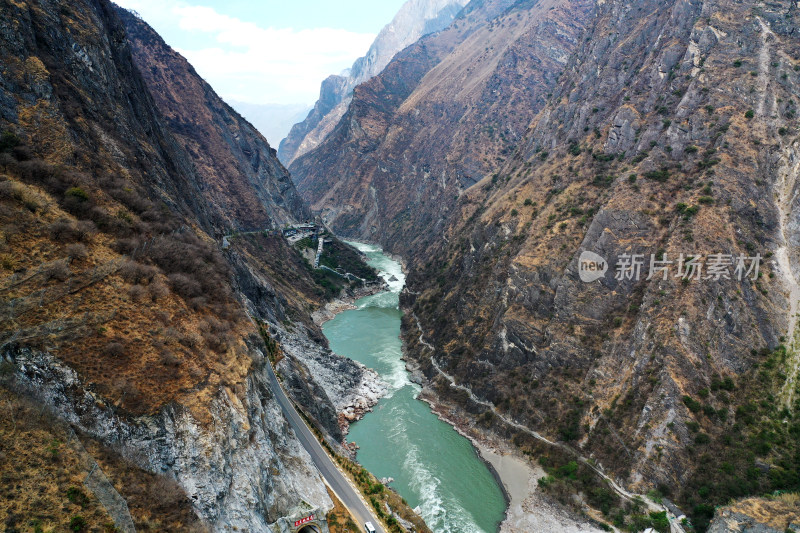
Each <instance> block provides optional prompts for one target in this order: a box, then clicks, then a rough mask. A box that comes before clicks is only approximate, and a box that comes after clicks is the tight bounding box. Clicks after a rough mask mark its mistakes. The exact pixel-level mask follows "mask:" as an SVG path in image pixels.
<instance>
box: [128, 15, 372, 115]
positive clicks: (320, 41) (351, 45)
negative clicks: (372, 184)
mask: <svg viewBox="0 0 800 533" xmlns="http://www.w3.org/2000/svg"><path fill="white" fill-rule="evenodd" d="M117 3H118V4H120V5H121V6H123V7H126V8H128V9H133V10H135V11H137V12H138V13H139V14H140V15H141V16H142V18H143V19H144V20H145V21H147V22H148V23H149V24H151V25H152V26H153V27H154V28H155V29H156V31H158V32H159V33H161V35H162V37H164V39H165V40H166V41H167V42H168V43H169V44H172V45H173V46H174V47H175V48H176V50H178V52H180V53H181V54H182V55H183V56H185V57H186V58H187V59H188V60H189V62H190V63H191V64H192V65H194V67H195V69H197V72H198V73H199V74H200V75H201V76H203V77H204V78H205V79H206V81H208V82H209V83H210V84H211V86H212V87H214V89H215V90H216V91H217V92H218V93H219V94H220V95H222V97H223V98H225V99H231V100H239V101H243V102H249V103H256V104H258V103H298V102H300V103H308V104H310V103H313V102H314V101H315V100H316V99H317V96H318V93H319V84H320V82H321V81H322V80H323V79H324V78H326V77H327V76H328V75H330V74H333V73H338V72H340V71H342V70H343V69H345V68H347V67H349V66H350V65H351V64H352V62H353V61H354V60H355V59H356V58H357V57H359V56H361V55H363V54H364V53H365V52H366V51H367V49H368V48H369V45H370V44H371V43H372V41H373V39H374V38H375V35H373V34H363V33H354V32H351V31H347V30H341V29H333V28H311V29H299V30H298V29H293V28H270V27H266V28H265V27H260V26H258V25H257V24H255V23H252V22H246V21H243V20H240V19H237V18H234V17H229V16H227V15H223V14H221V13H219V12H217V11H216V10H214V9H213V8H210V7H203V6H193V5H189V4H187V3H185V2H182V1H180V0H118V2H117ZM171 41H172V42H171ZM179 43H189V44H186V46H180V45H179Z"/></svg>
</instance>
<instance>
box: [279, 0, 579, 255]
mask: <svg viewBox="0 0 800 533" xmlns="http://www.w3.org/2000/svg"><path fill="white" fill-rule="evenodd" d="M592 7H593V3H592V2H589V1H583V0H574V1H562V0H547V1H543V2H533V3H531V2H517V3H514V2H511V1H501V0H495V1H487V2H473V3H471V4H469V5H468V6H467V7H466V8H465V10H464V11H463V12H462V14H461V15H460V16H459V18H458V20H457V21H456V22H454V23H453V24H452V25H451V26H450V27H448V28H447V29H446V30H443V31H442V32H440V33H438V34H436V35H432V36H428V37H425V38H423V39H421V40H420V41H419V42H418V43H416V44H414V45H413V46H411V47H409V48H407V49H406V50H404V51H403V52H402V53H400V54H398V56H397V57H396V58H395V60H394V61H392V63H390V64H389V66H388V67H387V68H386V69H385V70H384V71H383V73H382V74H381V75H379V76H377V77H375V78H373V79H372V80H370V81H369V82H367V83H364V84H362V85H360V86H359V87H358V88H357V89H356V91H355V96H354V99H353V102H352V103H351V105H350V108H349V110H348V112H347V114H346V115H345V117H344V118H343V119H342V120H341V122H340V123H339V125H338V126H337V127H336V129H335V130H334V131H333V132H332V133H331V134H330V135H329V136H328V138H327V139H326V140H325V142H324V143H322V144H321V145H320V146H319V147H318V148H317V149H316V150H314V151H312V152H310V153H308V154H306V155H305V156H303V157H300V158H298V159H297V160H295V162H294V163H292V165H291V166H290V171H291V172H292V176H293V178H294V179H295V181H296V183H297V186H298V189H299V190H300V191H301V193H302V194H303V195H304V196H305V197H306V198H307V199H308V200H309V201H310V202H311V204H312V207H313V208H314V209H316V210H319V211H321V212H323V213H324V214H325V216H326V218H327V219H328V221H329V223H330V224H331V225H332V227H333V228H335V229H336V230H337V231H338V232H340V233H342V234H345V235H358V236H360V237H362V238H368V239H376V240H380V241H381V242H383V243H386V244H390V245H391V246H392V247H393V248H394V249H395V250H396V251H401V250H408V249H409V248H410V247H411V245H412V243H413V241H415V240H419V239H423V240H426V239H428V238H432V235H438V234H440V233H441V229H442V223H443V222H444V221H445V220H446V219H447V218H448V217H449V211H450V209H451V208H452V207H453V206H454V205H455V203H456V200H457V197H458V195H460V194H461V193H462V192H463V191H464V190H465V189H467V188H468V187H470V186H471V185H473V184H474V183H475V182H477V181H478V180H480V179H481V178H482V177H483V176H484V175H485V174H486V173H488V172H489V171H490V170H492V169H494V168H495V167H496V166H497V165H498V164H499V162H500V161H502V160H503V159H504V158H506V157H508V156H509V155H510V153H511V151H512V150H513V147H514V146H515V144H516V143H517V142H519V140H520V139H521V137H522V135H523V134H524V132H525V130H526V128H527V126H528V124H529V123H530V120H531V119H532V118H533V116H534V114H535V113H536V111H537V110H538V109H540V108H541V106H543V105H544V102H545V99H546V96H547V93H548V92H549V91H550V90H551V89H552V88H553V86H554V85H555V82H556V79H557V77H558V75H559V73H560V72H561V71H562V70H563V68H564V66H565V64H566V61H567V59H568V58H569V55H570V53H571V52H572V50H573V49H574V48H575V47H576V46H577V41H578V37H579V35H580V33H581V31H582V30H583V26H584V24H585V22H586V21H587V20H588V17H589V15H590V13H591V10H592ZM421 228H424V231H418V229H421Z"/></svg>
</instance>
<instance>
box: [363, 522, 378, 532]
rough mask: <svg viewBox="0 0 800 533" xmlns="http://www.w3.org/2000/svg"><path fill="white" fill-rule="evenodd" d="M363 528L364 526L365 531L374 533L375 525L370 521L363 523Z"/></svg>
mask: <svg viewBox="0 0 800 533" xmlns="http://www.w3.org/2000/svg"><path fill="white" fill-rule="evenodd" d="M364 528H366V530H367V533H375V526H373V525H372V522H367V523H366V524H364Z"/></svg>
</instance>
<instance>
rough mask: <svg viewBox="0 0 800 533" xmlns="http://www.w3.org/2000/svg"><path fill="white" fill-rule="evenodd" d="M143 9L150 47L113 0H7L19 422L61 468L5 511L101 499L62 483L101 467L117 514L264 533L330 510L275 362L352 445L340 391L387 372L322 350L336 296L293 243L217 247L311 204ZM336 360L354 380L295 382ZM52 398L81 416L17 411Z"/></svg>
mask: <svg viewBox="0 0 800 533" xmlns="http://www.w3.org/2000/svg"><path fill="white" fill-rule="evenodd" d="M128 22H129V23H131V24H132V25H134V26H136V25H140V26H139V27H137V28H134V33H135V32H139V33H136V37H133V38H132V41H131V42H132V43H133V44H134V46H133V47H132V46H131V42H129V41H128V37H127V35H126V29H125V27H124V25H123V23H122V21H121V20H120V19H119V16H118V14H117V13H116V11H115V9H114V8H113V6H112V5H111V4H109V3H108V2H106V1H104V0H81V1H77V2H72V3H70V4H68V5H67V4H64V3H61V2H51V1H49V0H41V1H38V0H31V1H30V2H17V1H12V0H4V1H2V2H0V29H2V31H0V64H2V73H1V75H0V132H2V136H1V137H0V207H1V208H0V260H1V262H0V266H2V270H0V294H2V297H1V298H0V300H1V302H2V303H0V317H2V318H0V363H1V364H0V370H2V371H1V372H0V381H1V382H2V383H0V384H1V385H2V389H3V397H4V398H5V399H6V400H7V403H8V404H9V410H10V413H11V415H10V416H7V417H3V419H2V424H3V426H2V431H3V434H4V435H14V439H17V438H19V439H20V441H19V442H20V443H22V442H27V441H26V440H25V439H28V440H30V441H33V440H34V439H35V438H37V437H36V436H37V435H40V436H42V438H52V439H53V440H52V443H51V445H50V448H48V449H52V452H47V453H48V454H49V456H50V457H51V459H52V461H53V463H54V465H56V466H54V467H53V469H52V470H53V472H54V473H55V475H54V477H53V478H52V479H43V480H41V485H40V486H41V490H42V491H43V494H44V493H47V494H48V495H49V496H48V497H47V498H45V499H37V501H39V502H40V504H37V505H34V506H32V507H31V506H28V505H27V504H25V505H22V504H24V503H25V502H21V501H20V500H19V499H18V498H19V497H21V496H20V495H16V494H14V495H13V496H14V497H11V498H4V499H3V500H2V502H1V503H0V517H2V520H3V521H4V523H6V525H7V526H9V527H12V528H13V527H15V525H19V526H20V527H21V526H22V524H21V523H20V522H19V520H21V519H25V520H26V522H25V527H27V525H28V520H33V519H36V520H37V521H40V522H43V523H44V522H45V521H46V520H50V519H51V518H52V517H54V516H58V517H61V516H62V515H63V514H64V513H66V512H67V511H68V510H69V509H73V508H70V507H64V509H65V510H61V511H58V512H55V513H54V514H49V513H50V509H49V508H48V507H47V502H49V501H60V500H59V497H58V496H53V495H58V494H64V493H65V492H67V493H68V494H72V496H70V497H69V499H70V500H71V501H72V500H75V498H77V500H75V501H83V500H82V499H81V498H79V495H78V492H75V491H71V492H70V491H67V489H68V488H69V487H63V486H56V485H55V484H56V483H58V482H59V481H58V480H63V479H70V480H72V481H71V482H73V483H78V484H80V483H81V482H82V481H83V480H84V479H85V478H86V476H87V475H88V474H89V473H90V472H92V473H93V475H95V473H96V476H100V475H101V473H102V472H105V475H106V476H107V477H108V478H110V479H111V485H115V486H116V490H117V491H118V492H116V493H115V491H114V489H109V487H110V486H111V485H109V484H107V483H101V484H100V485H92V483H91V482H90V481H86V487H85V488H86V489H89V490H92V491H93V492H94V496H93V495H92V494H89V495H88V496H87V498H88V500H86V502H89V503H91V505H92V506H94V505H96V500H95V496H96V498H97V499H99V500H100V501H101V502H102V503H103V505H104V506H106V508H107V509H109V507H108V506H107V505H106V504H107V503H108V499H107V498H111V499H112V500H115V499H116V501H118V500H119V498H120V494H121V498H122V499H123V501H127V502H128V507H129V508H130V512H131V514H132V516H133V520H134V522H135V525H136V527H137V528H145V529H154V530H162V531H176V530H180V531H188V530H192V528H194V527H200V528H202V527H204V524H205V525H206V526H209V527H211V528H213V529H214V530H220V531H227V530H235V529H236V528H238V530H265V529H266V528H267V525H268V524H269V523H272V522H274V521H275V520H277V518H279V517H280V516H283V515H284V514H286V512H287V511H289V510H291V509H292V508H294V507H295V506H296V505H297V504H298V503H299V502H301V501H306V502H311V503H313V504H316V505H319V506H320V507H321V508H322V509H330V508H331V506H332V503H331V500H330V497H329V496H328V493H327V490H326V488H325V485H324V484H323V482H322V479H321V478H320V476H319V474H318V472H317V471H316V469H315V467H314V466H313V464H312V463H311V460H310V457H309V456H308V454H307V453H306V452H305V450H304V449H303V448H302V447H301V445H300V443H299V441H298V440H297V439H296V438H295V436H294V434H293V433H292V432H291V430H290V428H289V425H288V424H287V422H286V420H285V419H284V417H283V415H282V412H281V410H280V407H279V405H278V403H277V402H276V401H275V399H274V398H273V395H272V392H271V390H270V388H269V382H268V372H267V365H268V364H270V363H269V360H268V358H269V357H272V358H273V359H280V358H282V359H283V360H282V365H281V368H282V370H283V373H284V374H285V375H286V377H287V379H294V380H295V381H299V382H300V385H302V387H301V386H300V385H298V386H296V387H295V388H297V389H298V390H297V391H295V395H296V396H297V397H298V399H299V400H300V401H301V404H302V405H305V406H306V409H307V411H308V413H309V414H310V415H311V416H312V417H316V418H317V419H318V421H319V423H320V427H321V428H322V429H323V431H326V432H328V433H330V435H331V436H332V437H333V438H334V439H338V438H339V436H340V431H341V428H340V427H339V424H338V416H339V414H340V413H339V412H338V411H339V410H341V409H342V408H343V407H344V406H343V405H342V403H343V400H342V399H341V398H334V399H335V400H336V401H337V403H336V404H335V406H334V403H333V399H331V397H330V393H329V391H332V390H338V388H341V387H343V386H345V385H343V383H344V384H348V386H349V387H350V388H352V389H354V390H357V389H358V387H360V386H362V385H363V384H364V383H365V380H366V381H369V380H370V379H372V380H373V381H374V377H373V378H370V377H369V373H368V372H366V371H365V370H364V369H363V368H361V367H359V366H357V365H355V364H349V365H348V364H347V363H346V361H344V362H343V361H342V360H341V359H337V358H335V357H334V356H332V355H331V354H330V352H329V351H328V350H326V349H325V348H324V347H323V346H320V344H319V342H318V341H319V340H320V338H321V334H320V332H319V330H318V328H317V327H316V326H315V325H314V324H313V322H312V320H311V318H310V316H309V311H310V310H312V309H314V308H315V307H317V306H319V305H320V304H321V303H323V302H324V298H325V291H324V290H323V288H322V287H321V286H320V285H319V284H318V283H317V282H316V278H315V275H314V273H313V272H312V271H311V269H310V268H307V267H306V266H305V264H304V262H303V260H302V257H301V255H300V254H299V253H298V252H297V251H295V250H294V249H292V248H290V247H289V246H288V245H287V244H286V242H285V241H284V239H283V238H282V237H280V235H279V234H276V233H274V232H272V233H262V232H259V233H258V234H257V235H248V236H237V237H231V238H230V241H231V245H230V247H229V248H228V249H226V250H225V251H224V252H221V251H220V249H219V248H220V244H219V240H218V239H217V238H216V237H219V236H220V235H221V234H223V233H227V232H229V231H231V230H232V229H247V228H253V229H258V230H263V229H265V228H267V227H269V226H271V225H275V224H281V223H283V222H286V221H291V220H298V219H301V218H302V217H304V216H305V215H306V209H305V207H304V206H303V205H302V203H300V202H299V200H298V199H297V195H296V192H295V191H294V188H293V185H292V183H291V181H290V180H289V179H288V175H287V174H286V171H285V169H283V167H282V166H281V165H280V163H278V162H277V160H276V159H275V157H274V151H272V150H271V149H270V148H269V146H268V145H267V143H266V141H264V139H263V138H262V137H261V136H260V135H259V134H258V133H257V132H255V130H253V128H252V127H251V126H250V125H249V124H247V123H246V122H245V121H244V120H243V119H241V117H239V116H238V115H237V114H236V113H234V112H232V111H231V110H230V108H228V107H227V106H226V105H224V103H222V102H221V100H219V99H218V97H217V96H216V95H215V94H214V93H213V91H211V90H210V88H209V87H208V86H207V85H205V84H204V83H203V82H202V80H200V79H199V78H198V77H197V76H196V74H194V72H193V70H192V69H191V67H189V66H188V64H186V63H185V62H184V61H183V60H182V58H180V57H179V56H177V55H175V54H174V53H173V52H172V51H171V50H170V49H168V48H166V47H165V46H164V45H163V41H161V40H160V38H158V37H157V36H156V35H155V34H153V33H151V30H150V29H149V28H147V27H146V26H144V25H143V24H142V23H140V22H139V21H137V20H135V19H133V18H132V17H128ZM139 45H141V48H140V47H139ZM132 50H133V53H132ZM167 63H169V64H167ZM137 66H138V68H137ZM140 71H142V72H144V71H147V73H148V76H147V77H145V78H143V77H142V75H141V74H140ZM162 76H163V77H162ZM148 84H152V85H150V87H148ZM162 89H163V92H162ZM162 112H163V114H162ZM212 142H213V146H212V145H211V144H209V143H212ZM206 149H207V150H208V152H207V153H200V151H202V150H206ZM217 163H219V165H217ZM229 197H231V198H234V199H235V200H236V204H235V205H233V204H231V203H229V200H228V198H229ZM287 267H290V268H291V271H290V272H289V273H288V274H287V272H286V271H285V270H282V269H286V268H287ZM248 312H249V315H250V316H248ZM251 316H252V317H253V318H251ZM254 319H257V320H259V321H261V322H263V327H261V324H257V323H256V321H255V320H254ZM282 335H287V336H288V338H289V340H291V344H290V345H287V346H286V352H285V353H284V352H283V350H282V346H283V345H282V344H281V343H280V342H277V339H278V338H279V337H281V336H282ZM315 340H316V341H317V342H315ZM306 348H308V349H306ZM304 358H305V359H304ZM320 360H322V361H326V362H328V363H329V364H336V365H339V366H338V368H341V374H342V376H343V377H344V379H342V376H335V378H336V379H337V380H335V381H331V379H333V378H330V377H328V378H327V380H328V381H326V380H325V379H320V380H317V381H314V380H303V379H298V378H297V376H302V375H307V374H308V371H307V368H306V364H311V363H314V364H319V361H320ZM348 380H349V381H348ZM29 404H32V405H33V407H30V406H29ZM34 409H35V410H36V412H37V413H38V414H39V417H40V418H41V417H43V416H48V417H49V416H54V417H55V419H54V420H56V421H60V422H58V423H59V425H60V424H61V422H65V423H66V424H67V425H68V426H69V428H60V427H55V425H53V427H51V428H49V429H46V428H42V427H40V426H39V425H37V423H36V421H33V420H30V421H25V423H24V424H23V423H19V422H18V420H17V417H18V416H19V415H20V414H22V413H24V412H26V411H31V410H34ZM54 424H55V422H54ZM64 434H66V435H67V436H68V438H69V449H70V450H72V451H69V452H68V451H67V448H65V447H62V444H63V441H62V440H61V439H62V435H64ZM48 435H50V436H51V437H48ZM15 442H16V441H15ZM45 444H46V443H45V442H39V445H41V446H44V445H45ZM83 448H85V449H83ZM87 450H88V452H87ZM20 453H23V455H22V456H20V455H18V454H20ZM62 456H63V457H64V458H65V461H64V462H63V463H60V462H59V461H60V459H59V457H62ZM29 459H30V461H36V460H37V459H36V457H34V456H33V455H30V454H27V455H25V454H24V448H23V447H22V446H6V445H5V444H4V445H3V457H2V464H3V466H6V465H8V464H10V463H11V462H16V463H18V464H19V467H18V469H17V471H18V473H17V474H14V475H13V476H11V474H10V473H9V476H11V477H8V480H9V481H10V480H11V479H12V477H13V479H15V480H18V481H19V482H20V483H21V482H22V481H23V480H24V479H25V478H26V476H27V474H28V473H30V472H36V468H35V466H36V463H35V462H28V460H29ZM95 462H96V463H97V464H99V465H100V467H99V468H98V467H96V466H94V463H95ZM4 476H6V473H5V471H4ZM98 479H103V478H102V476H101V477H100V478H98ZM176 482H177V483H176ZM25 483H27V481H26V482H25ZM148 486H153V487H160V489H159V490H161V492H162V494H161V495H160V498H158V497H154V496H153V494H152V493H150V492H148V491H149V489H147V488H146V487H148ZM92 487H94V488H92ZM142 487H145V489H144V490H143V489H142ZM95 489H97V490H95ZM81 490H84V489H81ZM79 492H80V491H79ZM115 494H116V496H115ZM51 496H52V497H51ZM104 498H106V499H105V500H104ZM60 499H62V500H63V497H61V498H60ZM89 503H87V505H88V504H89ZM113 507H114V508H115V509H116V510H117V511H118V510H119V509H120V508H121V507H120V506H117V505H115V506H113ZM92 508H94V507H92ZM22 511H24V513H22ZM109 512H110V514H111V515H112V516H111V518H112V519H113V520H114V521H115V522H116V523H117V525H118V526H120V527H123V526H125V523H124V520H123V519H124V518H125V517H124V516H122V517H120V516H115V515H114V513H111V510H110V509H109ZM29 513H41V520H40V519H39V518H37V517H36V516H34V515H32V514H29ZM122 514H123V515H124V513H122ZM47 517H51V518H47ZM73 518H74V517H72V518H70V520H72V519H73ZM90 518H91V524H89V525H91V526H92V527H95V526H96V527H100V526H102V525H103V524H102V521H103V520H104V519H105V518H104V517H103V514H102V513H101V512H97V513H95V512H93V514H92V516H91V517H89V516H87V517H86V520H89V519H90ZM118 520H123V521H122V522H120V521H118ZM57 526H58V527H59V528H66V527H67V524H63V523H59V524H57ZM31 527H33V525H31ZM70 527H72V526H70Z"/></svg>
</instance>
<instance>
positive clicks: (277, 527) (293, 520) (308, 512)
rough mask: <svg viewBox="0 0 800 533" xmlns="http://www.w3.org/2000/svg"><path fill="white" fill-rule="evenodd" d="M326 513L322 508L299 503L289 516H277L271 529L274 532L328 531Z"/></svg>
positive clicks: (322, 532) (308, 532)
mask: <svg viewBox="0 0 800 533" xmlns="http://www.w3.org/2000/svg"><path fill="white" fill-rule="evenodd" d="M326 513H327V511H326V510H324V509H319V508H317V507H312V506H310V505H308V504H300V505H299V506H298V507H296V508H294V509H293V510H292V511H291V513H290V514H289V516H284V517H283V518H279V519H278V521H277V522H276V523H275V524H274V525H273V526H272V527H271V529H272V531H274V532H275V533H330V530H329V529H328V522H327V520H325V515H326Z"/></svg>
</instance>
